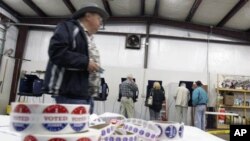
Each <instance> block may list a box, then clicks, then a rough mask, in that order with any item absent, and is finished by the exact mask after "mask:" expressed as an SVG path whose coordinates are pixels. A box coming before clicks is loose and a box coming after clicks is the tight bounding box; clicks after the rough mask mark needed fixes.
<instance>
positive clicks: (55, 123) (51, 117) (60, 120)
mask: <svg viewBox="0 0 250 141" xmlns="http://www.w3.org/2000/svg"><path fill="white" fill-rule="evenodd" d="M67 113H68V110H67V108H66V107H64V106H62V105H50V106H48V107H46V108H45V109H44V110H43V118H44V119H43V123H42V125H43V126H44V128H46V129H47V130H49V131H52V132H57V131H60V130H62V129H64V128H65V127H66V126H67V124H68V117H67V116H66V115H67Z"/></svg>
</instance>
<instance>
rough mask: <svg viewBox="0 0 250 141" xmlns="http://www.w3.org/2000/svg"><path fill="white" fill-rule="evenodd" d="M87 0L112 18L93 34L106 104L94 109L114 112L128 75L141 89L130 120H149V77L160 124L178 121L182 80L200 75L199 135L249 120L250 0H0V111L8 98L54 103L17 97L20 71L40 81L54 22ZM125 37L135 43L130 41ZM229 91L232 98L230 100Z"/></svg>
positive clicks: (223, 136) (223, 133)
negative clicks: (158, 98) (202, 125)
mask: <svg viewBox="0 0 250 141" xmlns="http://www.w3.org/2000/svg"><path fill="white" fill-rule="evenodd" d="M86 3H94V4H96V5H98V6H99V7H100V8H102V9H104V10H106V11H107V13H108V14H109V15H110V17H109V19H108V20H107V21H104V24H103V26H102V27H101V28H100V29H99V30H98V32H97V33H96V34H95V35H94V37H95V44H96V46H97V48H98V50H99V52H100V60H101V61H100V62H101V67H102V68H103V69H104V72H103V73H101V77H102V78H105V81H106V83H107V84H108V89H109V91H108V96H107V99H106V100H105V101H95V106H94V113H95V114H97V115H101V114H103V113H105V112H109V113H117V114H120V102H119V101H118V96H119V84H121V79H122V78H126V77H127V76H128V74H132V75H133V77H134V79H135V83H136V84H137V86H138V91H139V92H138V98H137V102H135V103H134V107H135V108H134V118H137V119H142V120H146V121H149V120H150V116H149V108H148V107H146V106H145V100H146V95H147V85H149V81H150V80H152V81H161V85H162V87H163V88H164V90H165V97H166V101H165V104H164V108H163V110H164V111H163V112H161V114H163V115H164V117H165V118H164V119H162V120H166V121H176V114H175V113H176V111H175V110H176V109H175V99H174V96H175V94H176V90H177V88H178V86H179V84H180V81H188V82H195V81H197V80H200V81H201V82H202V83H203V84H204V85H205V89H206V92H207V95H208V99H209V100H208V103H207V107H208V108H207V112H208V113H207V115H206V116H207V117H206V118H207V125H206V126H207V129H206V131H205V132H207V133H209V131H211V132H210V133H209V134H211V135H212V136H214V137H218V138H216V139H218V141H219V140H229V126H230V125H231V124H240V125H249V124H250V112H249V109H250V105H249V103H250V95H248V94H250V65H249V60H250V56H249V53H250V48H249V45H250V17H249V16H248V13H249V11H250V2H249V1H248V0H1V1H0V17H1V18H0V45H1V46H0V47H1V48H0V54H1V56H0V60H1V61H0V63H1V64H0V114H1V115H8V114H9V113H7V111H6V109H8V108H9V106H10V104H11V103H12V102H23V103H55V100H54V98H52V97H51V95H49V94H42V95H39V96H22V95H20V80H21V78H23V75H24V74H32V75H36V76H38V77H39V78H40V79H43V78H44V74H45V71H46V66H47V63H48V60H49V55H48V49H49V44H50V39H51V37H52V36H53V34H54V31H55V28H56V26H57V25H58V24H59V23H60V22H62V21H65V20H67V19H68V18H70V16H71V15H72V14H73V13H75V12H76V11H78V10H79V9H81V8H82V7H83V6H84V5H86ZM131 36H134V37H135V38H136V40H135V42H136V43H131V42H130V41H129V40H130V39H131V38H130V37H131ZM248 59H249V60H248ZM234 84H235V85H234ZM227 93H230V94H231V93H233V95H234V96H233V98H232V99H231V101H230V100H229V101H230V102H228V97H227V96H226V95H227ZM226 99H227V100H226ZM225 101H226V102H225ZM221 103H222V105H223V106H221V105H220V104H221ZM228 103H232V104H228ZM208 109H210V110H211V111H209V110H208ZM209 112H224V113H232V114H236V115H237V116H236V117H235V121H236V120H237V123H232V122H234V121H232V120H233V119H234V116H231V115H230V114H229V116H228V115H226V116H225V115H224V116H222V119H223V121H220V119H219V116H218V114H217V115H214V114H209ZM192 114H193V107H188V114H187V116H186V118H187V123H186V125H187V126H193V124H194V123H193V115H192ZM208 117H209V118H210V120H209V118H208ZM228 118H230V119H228ZM228 120H229V121H228ZM230 120H231V121H230ZM221 123H222V124H223V126H221V125H220V124H221ZM208 124H209V125H208ZM224 124H225V126H224ZM226 124H227V125H226ZM0 127H1V126H0ZM184 137H185V135H184ZM196 139H200V138H199V137H198V135H197V138H196ZM214 139H215V138H214Z"/></svg>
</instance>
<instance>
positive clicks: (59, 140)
mask: <svg viewBox="0 0 250 141" xmlns="http://www.w3.org/2000/svg"><path fill="white" fill-rule="evenodd" d="M48 141H66V140H65V139H62V138H52V139H50V140H48Z"/></svg>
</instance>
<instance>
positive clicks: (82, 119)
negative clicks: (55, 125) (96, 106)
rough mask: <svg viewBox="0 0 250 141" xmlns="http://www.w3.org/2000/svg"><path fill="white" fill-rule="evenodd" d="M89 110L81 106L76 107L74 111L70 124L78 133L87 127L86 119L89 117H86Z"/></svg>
mask: <svg viewBox="0 0 250 141" xmlns="http://www.w3.org/2000/svg"><path fill="white" fill-rule="evenodd" d="M86 113H87V110H86V108H85V107H83V106H79V107H76V108H75V109H74V110H73V111H72V113H71V114H72V121H71V122H72V123H70V126H71V128H72V129H73V130H74V131H76V132H80V131H82V130H83V129H84V127H85V125H86V122H87V121H86V119H87V116H84V115H86Z"/></svg>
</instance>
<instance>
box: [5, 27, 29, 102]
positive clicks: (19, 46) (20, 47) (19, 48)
mask: <svg viewBox="0 0 250 141" xmlns="http://www.w3.org/2000/svg"><path fill="white" fill-rule="evenodd" d="M28 29H29V27H28V26H20V27H19V32H18V37H17V43H16V51H15V58H16V59H15V66H14V72H13V77H12V82H11V90H10V99H9V104H10V103H11V102H14V101H15V100H16V94H17V86H18V81H19V75H20V70H21V66H22V58H23V53H24V48H25V44H26V39H27V35H28Z"/></svg>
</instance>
